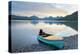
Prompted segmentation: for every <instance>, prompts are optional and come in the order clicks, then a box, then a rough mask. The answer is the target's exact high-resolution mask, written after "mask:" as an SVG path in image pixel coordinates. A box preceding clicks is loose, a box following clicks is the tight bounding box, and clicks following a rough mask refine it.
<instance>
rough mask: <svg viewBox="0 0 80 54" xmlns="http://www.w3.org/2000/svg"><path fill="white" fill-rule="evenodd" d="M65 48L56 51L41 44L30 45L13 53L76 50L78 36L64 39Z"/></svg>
mask: <svg viewBox="0 0 80 54" xmlns="http://www.w3.org/2000/svg"><path fill="white" fill-rule="evenodd" d="M64 42H65V44H64V45H65V46H64V48H63V49H56V48H55V47H51V46H48V45H45V44H42V43H39V44H32V45H30V46H24V47H23V48H20V49H16V50H15V49H14V50H13V52H36V51H52V50H67V49H77V48H78V35H74V36H70V37H64Z"/></svg>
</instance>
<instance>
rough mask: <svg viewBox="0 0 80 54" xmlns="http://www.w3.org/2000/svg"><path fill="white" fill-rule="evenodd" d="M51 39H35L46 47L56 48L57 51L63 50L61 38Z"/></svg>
mask: <svg viewBox="0 0 80 54" xmlns="http://www.w3.org/2000/svg"><path fill="white" fill-rule="evenodd" d="M51 38H52V37H43V36H38V37H37V39H38V40H39V41H41V42H43V43H46V44H47V45H50V46H54V47H57V48H59V49H62V48H64V40H63V38H62V37H59V36H53V38H52V39H51Z"/></svg>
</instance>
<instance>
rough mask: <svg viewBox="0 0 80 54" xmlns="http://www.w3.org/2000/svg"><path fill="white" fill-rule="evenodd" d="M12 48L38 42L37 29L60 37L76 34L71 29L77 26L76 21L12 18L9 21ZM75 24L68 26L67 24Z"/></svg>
mask: <svg viewBox="0 0 80 54" xmlns="http://www.w3.org/2000/svg"><path fill="white" fill-rule="evenodd" d="M11 22H12V25H11V36H12V45H13V46H12V48H13V49H18V48H21V47H23V46H25V45H27V46H29V45H32V44H39V42H38V41H37V36H38V32H39V29H43V31H44V32H46V33H49V34H54V35H58V36H62V37H68V36H72V35H76V34H77V33H78V32H77V31H76V30H75V29H73V28H74V27H75V28H77V24H76V22H67V21H39V20H38V21H29V20H13V21H11ZM71 23H72V24H73V23H74V24H76V25H75V26H72V27H71V26H69V25H68V24H71Z"/></svg>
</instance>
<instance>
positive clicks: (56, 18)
mask: <svg viewBox="0 0 80 54" xmlns="http://www.w3.org/2000/svg"><path fill="white" fill-rule="evenodd" d="M9 16H10V17H11V20H70V21H71V20H78V11H76V12H74V13H72V14H70V15H67V16H65V17H62V16H57V17H52V16H49V17H44V18H39V17H37V16H35V15H33V16H30V17H28V16H16V15H9Z"/></svg>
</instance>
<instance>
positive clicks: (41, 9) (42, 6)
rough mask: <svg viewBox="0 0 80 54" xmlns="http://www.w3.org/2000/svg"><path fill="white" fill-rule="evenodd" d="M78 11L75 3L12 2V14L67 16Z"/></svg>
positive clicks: (42, 16) (41, 16)
mask: <svg viewBox="0 0 80 54" xmlns="http://www.w3.org/2000/svg"><path fill="white" fill-rule="evenodd" d="M75 11H77V5H74V4H56V3H37V2H22V1H13V2H12V15H19V16H33V15H35V16H38V17H39V18H44V17H48V16H53V17H56V16H66V15H69V14H71V13H73V12H75Z"/></svg>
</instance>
